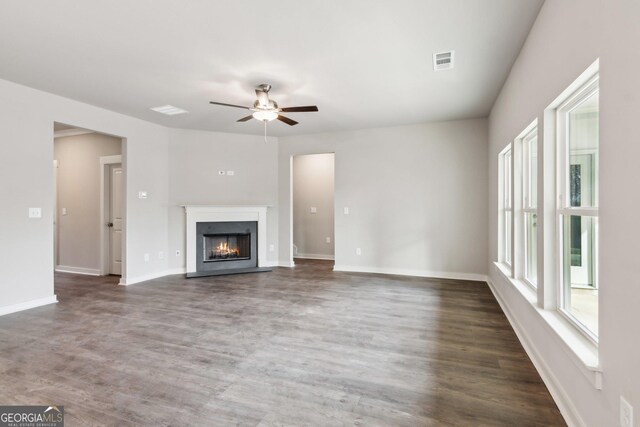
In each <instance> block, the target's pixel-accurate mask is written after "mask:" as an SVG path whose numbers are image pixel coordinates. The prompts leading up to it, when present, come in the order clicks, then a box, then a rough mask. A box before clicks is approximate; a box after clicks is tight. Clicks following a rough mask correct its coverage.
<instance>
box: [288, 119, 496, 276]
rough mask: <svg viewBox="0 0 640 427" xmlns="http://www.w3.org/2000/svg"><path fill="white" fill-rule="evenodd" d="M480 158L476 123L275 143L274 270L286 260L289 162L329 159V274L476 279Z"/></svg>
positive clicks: (483, 242) (481, 230)
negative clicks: (335, 271) (353, 272)
mask: <svg viewBox="0 0 640 427" xmlns="http://www.w3.org/2000/svg"><path fill="white" fill-rule="evenodd" d="M486 150H487V122H486V120H484V119H476V120H463V121H452V122H443V123H431V124H422V125H414V126H401V127H390V128H381V129H369V130H361V131H353V132H335V133H324V134H313V135H305V136H292V137H286V138H280V150H279V153H280V154H279V171H280V172H279V187H280V261H281V263H286V262H287V261H288V260H289V259H290V257H291V247H290V242H291V170H290V163H291V160H290V159H291V156H295V155H301V154H314V153H327V152H334V153H335V201H336V212H335V258H336V263H335V264H336V268H337V269H344V270H361V271H380V272H389V273H398V274H413V275H425V276H441V277H461V278H482V277H483V275H485V274H486V272H487V267H486V258H487V253H486V251H487V234H486V223H487V209H488V208H487V181H486V180H487V165H486ZM344 207H349V209H350V214H349V215H344V214H343V208H344ZM288 243H289V244H288ZM356 248H361V250H362V255H361V256H358V255H356Z"/></svg>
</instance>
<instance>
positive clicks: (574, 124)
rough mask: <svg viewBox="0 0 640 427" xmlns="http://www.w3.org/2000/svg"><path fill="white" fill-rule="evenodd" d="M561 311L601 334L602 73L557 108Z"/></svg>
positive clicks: (587, 329) (590, 332)
mask: <svg viewBox="0 0 640 427" xmlns="http://www.w3.org/2000/svg"><path fill="white" fill-rule="evenodd" d="M556 114H557V117H556V120H557V130H558V135H557V156H558V170H557V173H558V176H557V183H558V194H557V196H558V199H557V200H558V206H557V218H558V230H559V233H558V234H559V235H558V243H559V248H558V249H559V250H558V254H559V258H560V259H559V266H560V269H559V270H560V271H559V273H560V274H559V276H560V277H559V279H560V289H559V291H560V292H559V309H560V312H561V313H563V314H564V315H566V316H567V317H568V318H569V319H570V320H571V321H573V322H574V323H576V324H577V325H578V326H579V328H580V329H581V330H583V331H585V332H586V333H587V335H588V336H590V337H591V338H592V339H594V340H597V336H598V147H599V137H598V134H599V132H598V129H599V89H598V76H597V75H596V76H595V77H593V78H592V79H591V80H590V81H588V82H587V83H586V84H585V85H583V86H582V87H580V88H579V89H578V90H577V91H575V92H574V93H573V94H572V95H571V96H570V97H569V98H568V99H567V100H566V101H565V102H564V103H563V104H561V105H560V106H559V107H558V109H557V113H556Z"/></svg>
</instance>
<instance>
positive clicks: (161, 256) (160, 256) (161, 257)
mask: <svg viewBox="0 0 640 427" xmlns="http://www.w3.org/2000/svg"><path fill="white" fill-rule="evenodd" d="M158 259H164V252H162V251H160V252H158Z"/></svg>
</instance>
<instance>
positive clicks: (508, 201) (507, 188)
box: [498, 146, 513, 267]
mask: <svg viewBox="0 0 640 427" xmlns="http://www.w3.org/2000/svg"><path fill="white" fill-rule="evenodd" d="M511 160H512V159H511V146H508V147H507V148H505V149H504V150H503V151H502V152H501V153H500V157H499V162H498V163H499V167H500V173H499V179H500V194H501V202H500V211H501V217H500V242H501V249H502V250H501V253H502V255H501V261H502V262H504V263H505V264H507V265H508V266H509V267H511V264H512V260H511V255H512V245H511V242H512V233H511V230H512V228H511V227H512V222H513V204H512V191H511V180H512V161H511Z"/></svg>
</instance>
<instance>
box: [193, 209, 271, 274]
mask: <svg viewBox="0 0 640 427" xmlns="http://www.w3.org/2000/svg"><path fill="white" fill-rule="evenodd" d="M182 207H183V208H184V209H185V213H186V243H187V246H186V256H187V277H202V276H213V275H222V274H237V273H252V272H262V271H270V270H269V269H268V268H267V260H266V255H267V250H266V247H267V241H266V236H267V233H266V231H267V206H216V205H183V206H182Z"/></svg>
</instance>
